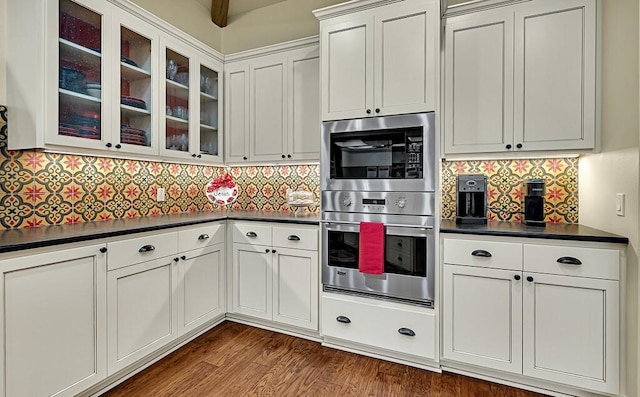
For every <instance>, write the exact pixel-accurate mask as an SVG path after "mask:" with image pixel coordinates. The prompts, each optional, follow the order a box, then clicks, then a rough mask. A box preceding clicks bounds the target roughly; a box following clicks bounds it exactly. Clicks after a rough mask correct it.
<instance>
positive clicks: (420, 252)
mask: <svg viewBox="0 0 640 397" xmlns="http://www.w3.org/2000/svg"><path fill="white" fill-rule="evenodd" d="M328 234H329V235H328V240H329V241H328V246H329V252H328V255H327V256H328V258H327V259H328V263H329V266H335V267H346V268H351V269H357V268H358V249H359V248H358V247H359V235H358V233H356V232H340V231H329V232H328ZM384 257H385V260H384V272H385V273H395V274H406V275H410V276H421V277H426V276H427V238H426V237H412V236H396V235H393V234H387V235H386V239H385V247H384Z"/></svg>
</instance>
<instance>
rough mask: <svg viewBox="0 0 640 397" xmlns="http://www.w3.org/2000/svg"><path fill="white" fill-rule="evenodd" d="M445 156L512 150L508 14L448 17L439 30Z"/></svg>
mask: <svg viewBox="0 0 640 397" xmlns="http://www.w3.org/2000/svg"><path fill="white" fill-rule="evenodd" d="M444 75H445V77H444V112H445V115H444V123H445V124H444V128H445V134H444V141H445V153H447V154H452V153H474V152H501V151H507V150H510V149H512V148H513V11H512V10H511V9H510V8H501V9H496V10H490V11H483V12H478V13H475V14H473V15H464V16H460V17H455V18H449V19H448V20H447V24H446V27H445V72H444Z"/></svg>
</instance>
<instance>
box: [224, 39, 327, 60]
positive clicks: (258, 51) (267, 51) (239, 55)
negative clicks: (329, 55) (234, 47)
mask: <svg viewBox="0 0 640 397" xmlns="http://www.w3.org/2000/svg"><path fill="white" fill-rule="evenodd" d="M319 43H320V37H319V36H318V35H315V36H309V37H304V38H302V39H295V40H291V41H285V42H283V43H278V44H273V45H268V46H265V47H260V48H254V49H251V50H246V51H240V52H236V53H233V54H227V55H225V57H224V61H225V63H229V62H238V61H244V60H247V59H251V58H255V57H258V56H263V55H271V54H276V53H279V52H284V51H290V50H295V49H298V48H303V47H309V46H312V45H318V44H319Z"/></svg>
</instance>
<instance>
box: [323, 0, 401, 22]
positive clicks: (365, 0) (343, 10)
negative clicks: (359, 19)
mask: <svg viewBox="0 0 640 397" xmlns="http://www.w3.org/2000/svg"><path fill="white" fill-rule="evenodd" d="M401 1H404V0H351V1H348V2H346V3H341V4H336V5H333V6H329V7H324V8H320V9H317V10H313V11H312V12H313V15H315V16H316V18H318V20H320V21H322V20H324V19H329V18H333V17H338V16H342V15H346V14H351V13H353V12H357V11H364V10H368V9H371V8H377V7H381V6H385V5H387V4H393V3H398V2H401Z"/></svg>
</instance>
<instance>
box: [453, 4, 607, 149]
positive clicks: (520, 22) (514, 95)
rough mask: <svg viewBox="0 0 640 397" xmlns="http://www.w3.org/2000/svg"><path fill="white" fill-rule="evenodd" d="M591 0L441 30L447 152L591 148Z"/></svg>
mask: <svg viewBox="0 0 640 397" xmlns="http://www.w3.org/2000/svg"><path fill="white" fill-rule="evenodd" d="M596 26H597V16H596V1H595V0H570V1H563V2H554V1H548V0H534V1H530V2H522V3H518V4H513V5H508V6H503V7H499V8H496V9H491V10H483V11H478V12H475V13H471V14H467V15H459V16H454V17H450V18H448V19H447V20H446V24H445V49H444V52H445V72H444V76H445V78H444V104H445V106H444V111H445V124H444V128H445V132H444V142H445V154H461V153H487V152H494V153H499V152H521V151H543V150H590V149H594V148H595V146H596V119H597V109H596V102H597V101H596V79H597V78H596V65H597V58H596V57H597V54H596V44H597V37H596Z"/></svg>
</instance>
